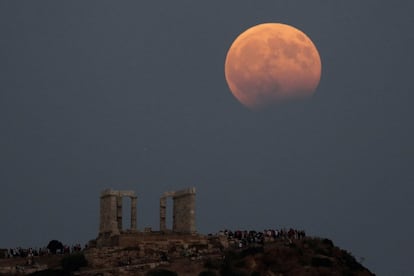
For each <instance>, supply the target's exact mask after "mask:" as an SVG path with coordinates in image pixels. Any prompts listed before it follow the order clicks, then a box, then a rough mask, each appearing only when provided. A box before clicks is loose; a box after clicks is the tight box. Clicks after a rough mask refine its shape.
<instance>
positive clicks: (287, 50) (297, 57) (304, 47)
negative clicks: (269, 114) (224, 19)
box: [225, 23, 321, 110]
mask: <svg viewBox="0 0 414 276" xmlns="http://www.w3.org/2000/svg"><path fill="white" fill-rule="evenodd" d="M225 76H226V80H227V84H228V86H229V88H230V90H231V92H232V93H233V95H234V96H235V97H236V98H237V100H239V101H240V102H241V103H242V104H243V105H245V106H247V107H248V108H250V109H253V110H257V109H262V108H265V107H269V106H272V105H274V104H277V103H280V102H286V101H290V100H295V99H304V98H307V97H310V96H312V95H313V93H314V92H315V89H316V87H317V86H318V84H319V80H320V78H321V59H320V56H319V53H318V50H317V49H316V47H315V45H314V44H313V42H312V41H311V40H310V38H309V37H307V36H306V35H305V34H304V33H303V32H301V31H300V30H298V29H296V28H294V27H292V26H289V25H285V24H280V23H265V24H260V25H257V26H254V27H251V28H250V29H248V30H246V31H245V32H243V33H242V34H241V35H239V36H238V37H237V38H236V40H235V41H234V42H233V44H232V45H231V47H230V49H229V51H228V53H227V57H226V62H225Z"/></svg>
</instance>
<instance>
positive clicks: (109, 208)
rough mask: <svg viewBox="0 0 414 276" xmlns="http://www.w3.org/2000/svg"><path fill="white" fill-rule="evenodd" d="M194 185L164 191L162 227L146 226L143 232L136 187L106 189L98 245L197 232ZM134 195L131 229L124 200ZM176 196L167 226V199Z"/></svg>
mask: <svg viewBox="0 0 414 276" xmlns="http://www.w3.org/2000/svg"><path fill="white" fill-rule="evenodd" d="M195 194H196V191H195V188H187V189H184V190H180V191H172V192H165V193H164V194H163V195H162V196H161V198H160V229H159V231H152V230H150V229H149V228H146V229H145V231H144V232H140V231H138V228H137V196H136V195H135V192H134V191H116V190H112V189H106V190H104V191H102V192H101V196H100V224H99V235H98V238H97V239H96V245H97V246H98V247H102V246H127V245H129V244H134V243H136V242H137V241H139V240H140V239H142V238H143V236H145V238H146V239H148V237H149V235H151V234H153V235H158V236H159V235H163V234H169V235H177V234H178V235H183V234H187V235H192V234H196V226H195ZM124 197H127V198H130V199H131V212H130V215H131V224H130V228H129V229H123V217H122V213H123V212H122V209H123V206H122V200H123V198H124ZM168 198H172V200H173V212H172V213H173V221H172V229H167V223H166V216H167V199H168Z"/></svg>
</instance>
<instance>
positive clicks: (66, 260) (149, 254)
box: [0, 233, 374, 276]
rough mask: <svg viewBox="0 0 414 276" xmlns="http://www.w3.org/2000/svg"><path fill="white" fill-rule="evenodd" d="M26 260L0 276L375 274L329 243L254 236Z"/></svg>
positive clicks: (188, 239) (5, 265)
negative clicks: (29, 263)
mask: <svg viewBox="0 0 414 276" xmlns="http://www.w3.org/2000/svg"><path fill="white" fill-rule="evenodd" d="M52 257H53V258H52ZM51 258H52V259H53V262H52V261H51ZM25 261H26V260H25V259H24V258H23V259H21V260H20V262H19V259H16V258H12V259H3V260H0V275H13V274H14V273H15V274H19V275H21V274H26V275H83V276H92V275H94V276H97V275H102V276H109V275H148V276H151V275H204V276H207V275H217V276H218V275H295V276H296V275H299V276H300V275H374V274H373V273H371V272H370V271H369V270H368V269H367V268H365V267H364V266H362V264H360V263H359V262H357V261H356V259H355V258H354V257H353V256H352V255H351V254H350V253H348V252H347V251H345V250H343V249H340V248H339V247H337V246H335V245H334V244H333V242H332V241H331V240H329V239H323V238H315V237H304V236H300V235H296V236H295V237H287V236H286V237H279V238H263V239H261V238H260V236H258V235H257V234H255V233H254V234H253V235H251V236H247V237H243V238H240V237H238V236H237V235H234V236H229V235H212V236H203V235H183V236H177V235H173V236H170V235H160V234H158V235H151V236H149V237H148V238H147V239H145V240H144V241H142V242H140V243H139V244H136V245H135V246H128V247H102V248H98V247H91V248H88V249H86V250H83V251H81V252H77V253H76V254H72V255H61V256H60V257H57V256H42V257H35V259H34V260H33V264H34V265H36V267H37V268H42V270H41V269H34V268H33V265H32V266H30V267H29V266H27V265H25ZM46 265H47V267H46ZM16 267H19V269H18V270H16ZM36 270H37V271H36ZM1 273H3V274H1Z"/></svg>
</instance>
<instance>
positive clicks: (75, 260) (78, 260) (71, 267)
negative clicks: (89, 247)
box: [62, 253, 88, 273]
mask: <svg viewBox="0 0 414 276" xmlns="http://www.w3.org/2000/svg"><path fill="white" fill-rule="evenodd" d="M87 265H88V261H87V260H86V258H85V256H84V255H83V254H82V253H75V254H71V255H69V256H66V257H64V258H63V259H62V269H63V271H65V272H69V273H70V272H73V271H77V270H79V268H81V267H83V266H87Z"/></svg>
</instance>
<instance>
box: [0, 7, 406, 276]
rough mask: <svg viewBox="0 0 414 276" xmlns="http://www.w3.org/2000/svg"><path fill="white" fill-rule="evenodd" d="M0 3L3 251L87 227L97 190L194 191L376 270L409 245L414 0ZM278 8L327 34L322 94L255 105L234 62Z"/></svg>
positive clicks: (203, 223)
mask: <svg viewBox="0 0 414 276" xmlns="http://www.w3.org/2000/svg"><path fill="white" fill-rule="evenodd" d="M262 2H263V3H258V2H257V1H240V0H238V1H197V2H195V1H147V3H145V2H144V1H122V2H120V1H77V2H75V1H70V2H56V1H26V2H21V1H1V2H0V127H1V136H0V183H1V194H0V218H1V227H0V248H1V247H14V246H43V245H46V244H47V242H48V241H49V240H51V239H54V238H56V239H59V240H62V241H63V242H65V243H68V244H71V243H75V242H86V241H88V240H89V239H92V238H95V237H96V235H97V232H98V223H99V222H98V214H99V193H100V191H101V190H102V189H104V188H107V187H111V188H115V189H133V190H135V191H136V192H137V194H138V196H139V201H138V216H139V217H138V225H139V228H140V229H143V227H145V226H152V227H153V228H155V229H158V213H159V210H158V202H159V196H160V195H161V194H162V192H164V191H166V190H174V189H180V188H184V187H188V186H195V187H196V188H197V227H198V230H199V231H200V232H202V233H209V232H216V231H218V230H219V229H223V228H231V229H236V228H242V229H246V228H247V229H250V228H254V229H258V230H262V229H264V228H268V227H274V228H279V227H291V226H292V227H296V228H299V229H302V228H303V229H305V230H306V231H307V232H308V233H309V234H311V235H316V236H323V237H328V238H331V239H333V240H334V242H335V243H336V244H338V245H339V246H341V247H342V248H344V249H346V250H349V251H350V252H352V253H353V255H354V256H356V257H357V259H359V258H360V257H364V258H365V261H364V265H366V266H367V267H368V268H369V269H371V270H372V271H373V272H375V273H378V274H379V275H408V274H410V273H412V272H413V269H412V248H413V247H414V237H413V236H412V233H414V223H413V221H412V214H413V213H414V201H413V194H414V188H413V186H412V184H413V182H414V175H413V171H414V170H413V168H412V165H413V162H414V145H413V140H414V130H413V124H412V119H413V118H414V109H413V108H412V104H413V100H414V94H413V91H414V90H413V89H414V85H413V81H412V79H413V64H414V55H413V52H412V51H413V49H414V32H413V30H412V28H413V26H414V17H413V11H414V4H413V2H411V1H397V2H395V1H353V0H352V1H345V2H338V1H262ZM264 22H281V23H285V24H290V25H293V26H295V27H297V28H299V29H301V30H302V31H304V32H305V33H306V34H307V35H308V36H309V37H310V38H311V39H312V40H313V42H314V43H315V45H316V46H317V47H318V50H319V53H320V55H321V59H322V79H321V83H320V85H319V87H318V89H317V91H316V93H315V95H314V97H313V98H311V99H310V100H307V101H302V102H295V103H286V104H283V105H280V106H278V107H276V108H273V109H270V110H266V111H263V112H252V111H250V110H248V109H246V108H245V107H243V106H242V105H241V104H240V103H238V102H237V101H236V99H235V98H234V97H233V96H232V94H231V93H230V91H229V89H228V87H227V84H226V81H225V78H224V60H225V57H226V53H227V50H228V48H229V47H230V45H231V43H232V41H233V40H234V39H235V38H236V37H237V36H238V35H239V34H240V33H241V32H242V31H244V30H245V29H247V28H249V27H251V26H253V25H256V24H259V23H264Z"/></svg>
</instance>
